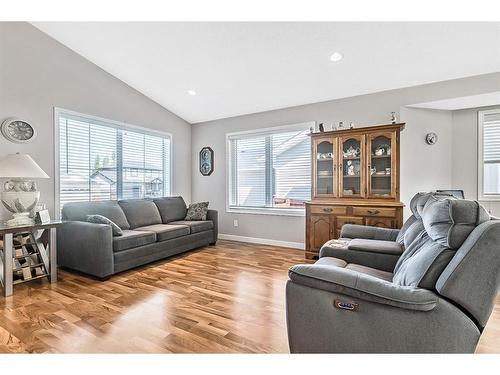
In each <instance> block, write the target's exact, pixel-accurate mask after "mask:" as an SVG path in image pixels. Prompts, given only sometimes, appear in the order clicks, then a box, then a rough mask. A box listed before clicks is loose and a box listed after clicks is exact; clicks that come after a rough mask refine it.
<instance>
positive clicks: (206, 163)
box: [200, 147, 214, 176]
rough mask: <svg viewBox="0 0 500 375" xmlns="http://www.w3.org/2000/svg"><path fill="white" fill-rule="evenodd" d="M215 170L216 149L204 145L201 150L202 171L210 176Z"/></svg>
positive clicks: (204, 174)
mask: <svg viewBox="0 0 500 375" xmlns="http://www.w3.org/2000/svg"><path fill="white" fill-rule="evenodd" d="M213 171H214V150H212V149H211V148H210V147H203V148H202V149H201V151H200V173H201V174H202V175H203V176H210V175H211V174H212V172H213Z"/></svg>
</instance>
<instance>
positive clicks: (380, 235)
mask: <svg viewBox="0 0 500 375" xmlns="http://www.w3.org/2000/svg"><path fill="white" fill-rule="evenodd" d="M398 234H399V229H387V228H379V227H370V226H366V225H358V224H344V225H343V226H342V229H341V231H340V237H341V238H364V239H367V240H382V241H396V238H397V237H398Z"/></svg>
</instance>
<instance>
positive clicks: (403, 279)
mask: <svg viewBox="0 0 500 375" xmlns="http://www.w3.org/2000/svg"><path fill="white" fill-rule="evenodd" d="M454 255H455V251H454V250H451V249H449V248H447V247H445V246H443V245H441V244H440V243H438V242H436V241H434V240H433V239H432V238H430V237H429V235H428V234H427V232H426V231H422V232H420V234H419V235H418V236H417V237H416V238H415V240H414V241H413V242H412V243H411V244H410V246H409V247H408V248H406V249H405V252H404V253H403V255H401V257H400V258H399V259H398V262H397V264H396V267H395V268H394V277H393V280H392V282H393V283H394V284H397V285H404V286H413V287H421V288H425V289H434V288H435V285H436V281H437V279H438V278H439V276H440V275H441V273H442V272H443V270H444V269H445V267H446V266H447V265H448V263H449V262H450V260H451V258H453V256H454Z"/></svg>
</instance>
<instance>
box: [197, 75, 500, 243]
mask: <svg viewBox="0 0 500 375" xmlns="http://www.w3.org/2000/svg"><path fill="white" fill-rule="evenodd" d="M499 88H500V73H494V74H487V75H482V76H476V77H469V78H464V79H458V80H452V81H445V82H439V83H434V84H429V85H422V86H416V87H411V88H405V89H398V90H391V91H385V92H380V93H376V94H370V95H363V96H357V97H352V98H346V99H340V100H333V101H329V102H323V103H315V104H309V105H303V106H298V107H291V108H285V109H280V110H275V111H269V112H262V113H256V114H251V115H246V116H239V117H233V118H227V119H222V120H217V121H210V122H205V123H199V124H195V125H193V128H192V146H193V150H192V152H193V158H192V163H193V164H192V173H193V176H192V198H193V201H201V200H209V201H210V205H211V206H212V207H214V208H216V209H218V210H219V212H220V220H221V224H220V232H221V233H223V234H232V235H238V236H248V237H257V238H265V239H271V240H278V241H288V242H299V243H300V242H303V241H304V218H303V217H289V216H271V215H252V214H234V213H227V212H225V207H226V206H225V202H226V186H225V184H226V182H225V181H226V161H225V151H226V150H225V147H226V146H225V134H226V133H229V132H236V131H243V130H250V129H258V128H265V127H271V126H279V125H286V124H294V123H299V122H307V121H317V122H324V123H326V124H328V125H330V124H331V123H332V122H338V121H344V122H349V121H354V123H355V124H356V125H358V126H360V125H369V124H377V123H387V122H388V119H389V114H390V112H391V111H396V112H397V113H398V115H400V116H401V117H400V118H401V120H402V121H405V122H406V129H405V130H404V131H403V132H402V134H401V199H402V201H403V202H405V203H407V202H408V201H409V198H410V197H411V196H412V195H413V194H414V193H415V192H418V191H422V190H429V189H436V188H442V189H446V188H451V187H452V172H451V171H452V164H453V163H452V151H451V150H452V140H453V137H452V134H453V132H452V113H451V112H449V111H433V110H423V109H413V108H405V106H406V105H409V104H415V103H422V102H427V101H433V100H439V99H446V98H453V97H458V96H465V95H475V94H480V93H484V92H492V91H496V90H498V89H499ZM431 130H432V131H434V132H436V133H437V134H438V135H439V142H438V143H437V144H436V145H434V146H428V145H427V144H426V143H425V141H424V136H425V134H426V133H427V132H429V131H431ZM203 146H210V147H212V148H213V149H214V151H215V172H214V173H213V174H212V175H211V176H208V177H204V176H202V175H201V174H200V173H199V171H198V152H199V151H200V149H201V148H202V147H203ZM457 187H458V186H457ZM405 214H406V216H407V214H408V210H405ZM233 219H238V221H239V226H238V228H235V227H233Z"/></svg>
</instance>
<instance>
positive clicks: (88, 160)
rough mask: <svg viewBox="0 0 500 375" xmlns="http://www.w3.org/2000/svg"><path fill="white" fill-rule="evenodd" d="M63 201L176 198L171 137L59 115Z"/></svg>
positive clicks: (60, 170) (114, 123)
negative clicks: (172, 188) (172, 193)
mask: <svg viewBox="0 0 500 375" xmlns="http://www.w3.org/2000/svg"><path fill="white" fill-rule="evenodd" d="M56 126H58V133H59V137H58V142H59V144H58V149H59V160H58V163H59V165H58V169H59V180H58V186H59V202H60V207H62V206H63V205H64V204H65V203H67V202H77V201H97V200H107V199H122V198H123V199H125V198H145V197H149V198H152V197H160V196H167V195H169V194H170V147H171V144H170V137H169V136H167V135H160V134H156V133H154V134H153V133H149V132H148V131H147V130H142V129H136V128H133V129H130V128H127V127H126V125H125V124H123V126H121V125H120V124H119V123H116V122H111V121H110V122H109V123H107V122H106V121H103V120H96V119H94V118H92V117H90V116H89V117H88V118H87V117H85V115H78V116H77V115H74V114H68V113H64V112H58V113H57V119H56Z"/></svg>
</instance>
